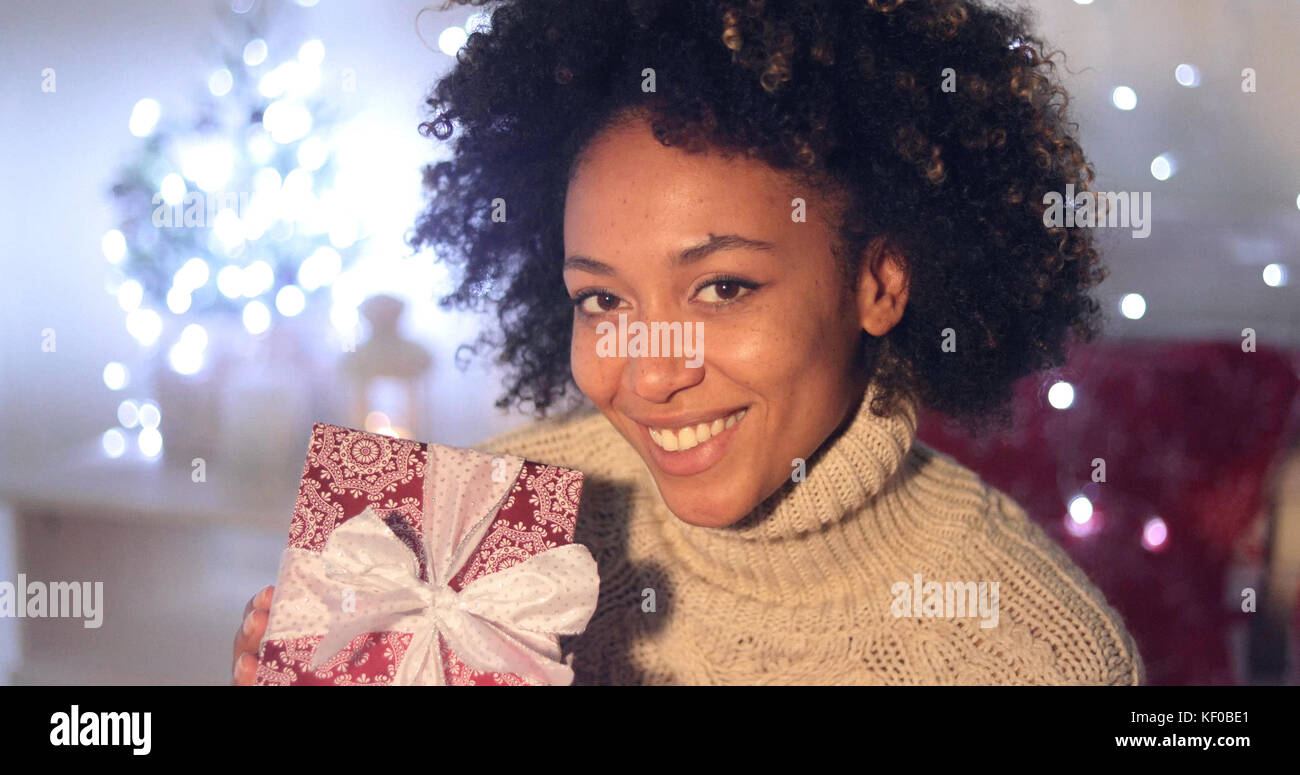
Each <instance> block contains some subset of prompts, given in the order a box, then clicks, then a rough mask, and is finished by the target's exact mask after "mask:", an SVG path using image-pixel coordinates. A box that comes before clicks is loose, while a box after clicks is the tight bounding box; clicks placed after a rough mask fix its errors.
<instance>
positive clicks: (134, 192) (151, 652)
mask: <svg viewBox="0 0 1300 775" xmlns="http://www.w3.org/2000/svg"><path fill="white" fill-rule="evenodd" d="M425 5H426V4H425V3H423V2H420V0H387V1H386V2H383V3H373V2H362V1H361V0H208V1H204V2H183V3H176V2H164V0H115V1H114V2H104V3H94V4H89V3H74V2H69V1H67V0H44V1H41V2H37V0H7V2H5V3H4V5H3V8H2V9H0V141H2V143H3V144H2V146H0V180H2V181H3V183H4V185H3V186H0V278H2V279H3V282H0V331H2V332H3V336H0V429H3V433H0V581H9V582H13V583H17V582H18V580H19V579H20V575H21V577H23V578H26V579H27V580H43V581H53V580H97V581H103V582H104V592H105V598H104V604H105V616H104V619H103V624H102V626H101V627H99V628H95V629H87V628H85V627H83V626H82V620H80V619H40V618H14V617H3V618H0V682H7V683H16V684H100V683H111V684H118V683H140V684H172V683H186V684H189V683H225V682H227V681H228V680H229V673H230V667H231V665H230V644H231V640H232V637H233V635H234V630H235V628H236V627H237V625H238V623H239V620H240V616H241V613H242V610H243V605H244V603H245V602H246V601H247V599H248V598H249V596H251V595H252V594H253V593H254V592H256V591H257V590H258V589H260V588H261V587H262V586H264V585H266V584H268V583H272V582H273V581H274V577H275V572H276V568H277V564H278V558H279V553H280V551H281V549H282V548H283V546H284V542H285V531H286V528H287V526H288V523H289V518H290V515H291V513H292V509H293V504H294V499H295V496H296V493H297V483H298V477H299V475H300V474H301V471H302V465H303V457H304V455H305V452H306V444H307V439H308V437H309V435H310V431H311V425H312V423H313V422H316V421H323V422H330V423H335V424H340V425H348V426H351V427H358V428H362V427H364V428H365V429H367V430H371V431H374V432H380V433H389V434H393V435H399V436H404V437H408V438H416V439H420V440H428V441H436V442H439V443H443V444H450V445H461V446H466V445H471V444H474V443H477V442H479V441H481V440H483V439H484V438H487V437H489V436H491V435H493V434H495V433H498V432H500V431H502V430H505V429H508V428H510V427H513V426H515V425H519V424H521V423H523V422H526V418H524V417H522V416H518V415H510V414H506V413H502V412H500V411H498V410H497V409H495V408H494V406H493V400H494V399H495V397H496V396H497V394H498V393H499V375H498V374H497V373H495V372H494V371H493V369H492V368H491V367H490V364H489V362H488V359H486V358H483V359H476V360H472V361H471V362H469V364H468V365H466V364H463V363H458V359H457V355H456V348H457V346H458V345H460V344H462V343H465V342H468V341H471V340H472V339H473V338H474V336H475V335H476V333H477V332H478V331H479V329H480V326H481V325H483V323H484V320H482V319H481V318H477V317H476V316H472V315H468V314H462V313H454V312H449V311H446V310H442V309H440V308H439V306H438V304H437V302H436V299H437V298H438V296H439V295H441V293H444V292H446V291H447V290H449V289H450V285H449V283H450V278H449V276H448V275H447V273H446V271H445V270H444V269H443V268H442V267H441V266H440V265H438V264H436V263H434V262H433V261H432V260H431V257H430V256H428V255H414V256H413V255H411V254H410V251H409V250H408V249H407V248H406V247H405V244H404V236H405V234H406V231H407V230H408V229H409V228H410V227H411V225H412V224H413V222H414V218H415V215H416V213H417V212H418V210H419V209H420V205H421V190H420V170H421V167H422V166H423V165H424V164H425V163H428V162H430V161H434V160H436V159H437V158H438V157H437V154H438V153H442V152H443V151H442V150H441V149H440V148H438V147H437V146H436V145H435V143H434V141H433V140H431V139H426V138H424V137H422V136H421V135H420V134H419V133H418V131H417V126H418V124H419V122H420V121H421V120H423V119H424V118H425V114H424V112H423V108H424V105H423V99H424V96H425V94H426V93H427V91H428V90H429V88H430V87H431V86H432V85H433V83H434V82H435V81H436V79H437V78H438V77H439V76H440V75H441V74H443V73H444V72H446V71H447V70H448V69H449V68H450V67H451V66H452V64H453V62H454V55H455V52H456V51H457V49H458V48H459V47H460V46H461V45H462V44H463V43H464V41H465V39H466V36H467V34H468V33H469V32H472V31H473V30H474V29H476V28H478V27H479V26H480V25H484V26H486V25H488V24H490V18H489V16H488V15H487V14H486V13H484V12H483V11H484V9H473V8H455V9H452V10H448V11H438V10H436V9H435V8H431V9H428V10H424V12H423V13H421V11H422V9H424V6H425ZM435 5H438V4H435ZM1029 5H1030V7H1032V8H1034V9H1035V10H1036V11H1037V14H1038V20H1039V23H1038V30H1039V32H1040V33H1041V35H1042V36H1044V37H1045V38H1046V39H1047V41H1048V42H1049V43H1050V44H1052V45H1053V46H1054V47H1056V48H1060V49H1062V50H1064V51H1065V52H1066V54H1067V56H1066V58H1065V59H1064V60H1062V61H1061V68H1062V69H1061V71H1060V72H1061V76H1062V78H1063V80H1064V82H1065V84H1066V86H1067V88H1068V89H1069V90H1070V93H1071V103H1070V104H1071V110H1072V113H1073V116H1074V118H1075V120H1076V121H1077V122H1078V123H1079V126H1080V133H1081V136H1082V140H1083V144H1084V148H1085V150H1086V151H1087V152H1088V154H1089V156H1090V158H1091V159H1092V161H1093V164H1094V166H1095V168H1096V170H1097V173H1098V177H1097V181H1096V185H1095V186H1094V188H1095V190H1099V191H1113V192H1134V194H1135V195H1137V194H1140V193H1141V192H1150V195H1151V208H1152V211H1151V220H1150V223H1149V224H1148V225H1149V235H1147V236H1145V237H1138V236H1137V235H1136V234H1134V231H1135V230H1136V228H1137V225H1136V224H1135V225H1134V229H1128V228H1107V229H1100V230H1099V232H1098V233H1099V235H1100V239H1101V244H1102V247H1103V249H1104V251H1105V260H1106V263H1107V264H1108V266H1109V267H1110V269H1111V275H1110V278H1109V279H1108V280H1107V281H1106V282H1105V283H1104V284H1103V285H1102V286H1101V289H1100V298H1101V300H1102V302H1103V304H1104V305H1105V309H1106V314H1107V316H1108V324H1107V333H1106V336H1105V338H1104V339H1103V340H1102V341H1099V342H1096V343H1094V344H1092V345H1089V346H1087V347H1079V348H1077V349H1076V350H1075V351H1074V353H1073V354H1072V356H1071V359H1070V361H1069V363H1067V364H1066V365H1065V366H1064V367H1062V368H1060V369H1057V370H1055V371H1053V372H1052V373H1049V374H1043V375H1039V376H1036V377H1034V378H1031V379H1026V380H1024V381H1022V383H1021V384H1020V385H1019V386H1018V392H1017V399H1016V412H1017V415H1016V416H1017V420H1016V423H1015V425H1014V426H1013V427H1012V428H1010V429H1008V430H1007V431H1005V432H1003V433H1000V434H998V435H997V436H995V437H986V438H980V439H976V438H972V437H970V436H968V435H965V434H963V433H960V432H958V431H956V430H954V429H952V428H951V427H949V426H948V425H947V424H946V423H945V421H944V418H942V417H937V416H926V417H925V418H924V419H923V423H922V427H921V438H922V439H923V440H925V441H927V442H928V443H930V444H932V445H933V446H936V447H937V448H939V449H941V450H942V451H944V452H946V453H948V454H951V455H953V456H954V457H957V458H958V459H959V460H961V461H962V462H963V463H965V464H967V465H969V466H971V467H972V468H974V469H975V470H976V471H977V472H979V473H980V474H981V475H982V476H983V477H984V478H985V479H986V480H987V481H988V482H989V483H990V484H992V485H994V486H996V487H999V488H1001V489H1003V490H1005V491H1007V492H1008V493H1009V494H1010V495H1011V496H1012V497H1013V498H1014V499H1015V500H1016V501H1018V502H1019V503H1020V504H1021V505H1023V506H1024V507H1025V508H1026V509H1027V510H1028V511H1029V512H1030V514H1031V515H1032V516H1033V517H1034V519H1035V520H1036V521H1038V522H1039V523H1040V524H1041V525H1042V526H1043V527H1044V529H1046V530H1047V531H1048V532H1049V533H1050V534H1051V535H1052V536H1053V537H1054V538H1055V539H1056V540H1057V541H1058V542H1060V543H1061V544H1062V545H1063V546H1064V547H1065V548H1066V550H1067V551H1068V552H1069V553H1070V554H1071V555H1072V556H1073V557H1074V558H1075V560H1076V561H1077V562H1079V564H1080V565H1081V566H1082V567H1083V568H1084V569H1085V570H1086V571H1087V572H1088V574H1089V576H1090V577H1091V578H1092V579H1093V580H1094V581H1095V582H1096V583H1097V584H1098V586H1100V587H1101V588H1102V590H1103V591H1104V592H1105V593H1106V595H1107V597H1108V599H1110V601H1111V602H1112V603H1113V604H1114V605H1115V607H1116V608H1117V609H1119V611H1120V613H1121V614H1122V615H1123V616H1124V618H1125V620H1126V622H1127V623H1128V625H1129V628H1130V630H1131V631H1132V632H1133V634H1134V636H1135V638H1137V641H1138V646H1139V649H1140V650H1141V652H1142V654H1143V657H1144V659H1145V661H1146V663H1147V669H1148V678H1149V681H1150V682H1151V683H1159V684H1244V683H1265V684H1278V683H1289V684H1294V683H1300V646H1298V645H1297V644H1298V642H1300V639H1297V636H1296V633H1297V622H1298V621H1300V601H1298V600H1297V590H1298V589H1300V442H1298V438H1300V437H1298V434H1297V429H1298V427H1300V413H1298V410H1297V405H1298V402H1297V375H1298V374H1300V293H1297V288H1296V283H1297V282H1300V277H1296V278H1294V280H1293V279H1292V278H1290V277H1289V275H1290V274H1291V273H1293V272H1295V271H1296V270H1297V268H1298V267H1300V133H1297V132H1296V131H1295V117H1296V116H1298V115H1300V50H1297V48H1296V46H1295V32H1296V30H1298V29H1300V3H1297V2H1294V0H1267V1H1265V0H1260V1H1259V2H1253V3H1249V4H1244V3H1237V2H1230V0H1194V1H1192V0H1145V1H1144V2H1141V3H1129V2H1118V0H1094V1H1093V2H1078V1H1077V0H1039V1H1038V2H1034V3H1031V4H1029ZM488 10H490V7H489V9H488ZM1099 461H1100V465H1099Z"/></svg>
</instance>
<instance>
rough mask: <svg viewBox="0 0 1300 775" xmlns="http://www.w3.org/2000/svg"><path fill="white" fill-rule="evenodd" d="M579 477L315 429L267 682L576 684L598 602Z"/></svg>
mask: <svg viewBox="0 0 1300 775" xmlns="http://www.w3.org/2000/svg"><path fill="white" fill-rule="evenodd" d="M581 494H582V474H581V473H580V472H578V471H574V470H570V469H567V468H561V467H557V466H550V465H542V464H538V463H534V462H530V461H526V460H523V459H522V458H518V457H512V456H508V455H488V454H484V453H481V452H478V451H475V450H469V449H457V448H453V447H447V446H443V445H440V444H425V443H420V442H415V441H409V440H406V439H398V438H393V437H390V436H383V435H379V434H374V433H368V432H365V431H360V430H356V429H353V428H346V427H341V426H337V425H328V424H325V423H316V424H315V426H313V429H312V436H311V441H310V442H309V444H308V447H307V462H306V464H305V466H304V467H303V474H302V481H301V483H300V485H299V489H298V500H297V503H296V504H295V506H294V512H293V520H292V522H291V524H290V528H289V542H288V546H287V547H286V548H285V550H284V553H283V555H282V556H281V560H280V569H279V573H278V575H277V581H276V589H275V596H274V599H273V600H272V602H271V610H270V618H269V620H268V621H267V628H266V634H265V635H264V636H263V638H262V642H261V644H260V646H259V648H258V666H257V675H256V679H255V683H257V684H259V685H281V686H290V685H329V686H338V685H369V686H375V685H447V684H456V685H567V684H569V683H571V682H572V680H573V672H572V670H571V668H570V667H569V665H567V664H565V663H564V662H563V661H562V660H561V654H560V648H559V636H560V635H576V634H579V633H581V632H582V631H583V629H584V628H585V627H586V626H587V621H588V620H589V619H590V618H591V615H592V613H593V612H594V611H595V607H596V597H597V592H598V586H599V579H598V576H597V574H596V564H595V561H594V560H593V559H592V557H591V554H590V552H588V551H587V549H586V547H584V546H582V545H580V544H575V543H573V537H574V527H575V524H576V520H577V516H578V502H579V498H580V497H581Z"/></svg>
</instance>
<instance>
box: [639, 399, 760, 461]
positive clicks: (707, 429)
mask: <svg viewBox="0 0 1300 775" xmlns="http://www.w3.org/2000/svg"><path fill="white" fill-rule="evenodd" d="M746 411H748V410H746V409H741V410H740V411H739V412H735V413H733V414H730V415H727V416H726V417H725V418H724V417H719V418H718V419H716V420H714V421H713V422H711V423H705V422H702V423H699V424H698V425H693V426H688V427H686V428H679V429H677V430H672V429H670V428H651V429H650V439H651V440H652V441H654V443H655V444H658V445H659V446H660V447H662V448H664V449H666V450H668V451H669V452H677V451H679V450H687V449H690V448H692V447H695V446H698V445H700V444H703V443H704V442H706V441H708V440H709V439H711V438H713V437H714V436H717V435H718V434H720V433H722V432H723V431H724V430H726V429H727V428H730V427H731V426H733V425H735V424H736V423H738V422H740V421H741V420H742V419H744V417H745V412H746Z"/></svg>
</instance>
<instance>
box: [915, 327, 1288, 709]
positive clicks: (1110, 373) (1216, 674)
mask: <svg viewBox="0 0 1300 775" xmlns="http://www.w3.org/2000/svg"><path fill="white" fill-rule="evenodd" d="M1297 365H1300V353H1293V352H1289V351H1279V350H1271V349H1267V348H1260V349H1259V350H1258V351H1256V352H1243V351H1242V349H1241V346H1240V345H1238V344H1236V343H1232V342H1226V343H1218V342H1215V343H1203V342H1195V343H1158V342H1116V341H1110V342H1106V343H1104V344H1093V345H1087V346H1083V345H1081V346H1077V347H1075V348H1074V350H1073V351H1072V352H1071V355H1070V358H1069V361H1068V362H1067V364H1066V365H1065V366H1064V367H1062V368H1060V369H1056V370H1054V371H1052V372H1050V373H1048V374H1044V375H1038V376H1036V377H1031V378H1027V379H1024V380H1021V382H1019V383H1018V384H1017V385H1016V391H1015V403H1014V406H1015V410H1016V421H1015V424H1014V425H1013V426H1012V427H1011V428H1010V429H1008V430H1007V431H1005V432H1002V433H1000V434H997V435H996V436H991V437H986V438H983V439H975V438H972V437H970V436H969V435H967V434H966V433H964V432H962V431H960V430H959V429H957V428H955V427H953V426H951V425H950V424H948V423H947V422H946V420H945V418H943V417H942V416H940V415H937V414H934V413H925V414H923V416H922V418H921V424H920V428H919V431H918V437H919V438H920V439H921V440H922V441H924V442H925V443H927V444H930V445H931V446H933V447H935V448H936V449H938V450H940V451H942V452H945V453H947V454H949V455H951V456H952V457H954V458H956V459H957V460H959V461H960V462H961V463H963V464H964V465H966V466H968V467H970V468H971V469H973V470H974V471H976V472H977V473H978V474H979V475H980V476H981V477H983V478H984V480H985V481H986V482H988V483H989V484H990V485H992V486H994V487H997V488H998V489H1001V490H1003V491H1005V492H1006V493H1007V494H1008V495H1010V496H1011V497H1012V498H1013V499H1015V500H1016V501H1017V502H1018V503H1020V505H1022V506H1023V507H1024V508H1025V510H1026V511H1027V512H1029V514H1030V515H1032V517H1033V518H1034V519H1035V520H1036V521H1037V522H1038V523H1039V524H1040V525H1041V526H1042V527H1043V528H1044V529H1045V530H1046V531H1047V533H1048V534H1049V535H1050V536H1052V538H1053V539H1055V540H1056V541H1057V542H1058V543H1060V544H1061V545H1062V546H1063V547H1064V548H1065V549H1066V551H1067V552H1068V553H1069V554H1070V556H1071V557H1073V558H1074V560H1075V562H1077V563H1078V564H1079V566H1080V567H1082V568H1083V569H1084V571H1085V572H1087V574H1088V576H1089V577H1090V578H1091V579H1092V580H1093V581H1094V582H1095V583H1096V584H1097V586H1098V587H1099V588H1100V589H1101V590H1102V591H1103V592H1104V593H1105V594H1106V597H1107V599H1108V600H1109V601H1110V602H1111V603H1112V604H1113V605H1114V606H1115V608H1116V609H1117V610H1118V611H1119V612H1120V613H1121V615H1123V617H1124V620H1125V622H1126V624H1127V625H1128V628H1129V631H1130V632H1131V633H1132V634H1133V637H1134V639H1135V640H1136V641H1137V645H1138V648H1139V650H1140V652H1141V654H1142V657H1143V661H1144V662H1145V664H1146V668H1147V682H1148V683H1149V684H1180V685H1181V684H1198V685H1205V684H1232V683H1237V682H1239V681H1241V680H1244V678H1245V677H1244V676H1238V675H1236V674H1235V671H1234V669H1233V667H1232V660H1231V659H1230V652H1229V631H1230V629H1232V628H1233V626H1234V625H1237V624H1241V623H1243V622H1244V619H1245V617H1247V616H1249V614H1245V613H1242V612H1241V610H1240V608H1241V607H1240V604H1239V602H1237V601H1238V600H1239V594H1240V590H1228V589H1226V585H1227V584H1228V583H1230V582H1229V578H1228V576H1229V574H1228V571H1229V569H1230V564H1231V561H1232V559H1233V552H1234V547H1240V546H1241V545H1243V544H1244V543H1248V542H1249V539H1250V536H1251V534H1252V531H1251V528H1252V524H1253V523H1255V522H1256V521H1257V520H1259V519H1262V518H1263V514H1264V511H1265V509H1264V507H1265V505H1266V498H1267V497H1268V493H1267V492H1266V487H1265V485H1266V482H1267V481H1268V476H1269V474H1270V470H1271V469H1272V468H1273V466H1274V465H1275V464H1276V463H1277V461H1278V458H1279V452H1280V451H1281V450H1284V449H1286V448H1287V440H1288V439H1289V438H1291V434H1293V433H1295V432H1296V429H1297V428H1300V411H1297V402H1296V395H1297V390H1298V386H1297V379H1296V376H1297V369H1296V366H1297ZM1058 380H1064V381H1066V382H1069V383H1070V384H1071V385H1072V386H1073V388H1074V399H1073V403H1072V404H1071V405H1070V407H1069V408H1067V409H1056V408H1054V407H1053V406H1052V405H1051V404H1050V403H1049V402H1048V398H1047V393H1048V388H1049V387H1050V386H1051V385H1052V384H1053V383H1055V382H1056V381H1058ZM1058 390H1059V389H1058ZM1098 459H1100V460H1103V461H1104V467H1105V468H1104V473H1105V481H1104V482H1094V481H1093V475H1094V471H1095V470H1099V469H1100V465H1099V464H1098V463H1096V462H1094V461H1097V460H1098ZM1080 495H1082V496H1083V497H1085V498H1087V499H1088V503H1090V504H1091V508H1092V512H1091V516H1090V517H1089V516H1088V515H1087V508H1086V507H1084V506H1085V504H1084V503H1083V502H1080V503H1078V504H1076V509H1075V516H1071V510H1070V503H1071V501H1072V500H1073V499H1074V498H1076V497H1078V496H1080ZM1084 517H1087V518H1084ZM1259 532H1260V531H1258V530H1256V531H1255V533H1259ZM1257 553H1258V554H1259V555H1260V557H1259V558H1258V559H1259V561H1260V562H1261V563H1262V562H1263V556H1264V552H1262V551H1258V552H1257ZM1239 556H1240V555H1239ZM1257 592H1260V590H1257ZM1261 600H1262V597H1261Z"/></svg>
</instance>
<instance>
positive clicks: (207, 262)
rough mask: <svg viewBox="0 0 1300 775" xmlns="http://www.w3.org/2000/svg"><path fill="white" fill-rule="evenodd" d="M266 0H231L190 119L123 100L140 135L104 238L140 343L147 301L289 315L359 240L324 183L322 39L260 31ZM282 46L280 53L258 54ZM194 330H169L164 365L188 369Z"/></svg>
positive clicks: (185, 312) (250, 323) (153, 316)
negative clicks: (113, 222)
mask: <svg viewBox="0 0 1300 775" xmlns="http://www.w3.org/2000/svg"><path fill="white" fill-rule="evenodd" d="M275 5H282V3H274V4H272V5H271V6H270V7H268V5H267V3H265V2H263V3H254V2H250V1H249V0H235V2H234V3H232V10H231V12H230V13H228V14H227V16H228V17H229V18H228V25H227V26H228V32H229V35H228V40H227V41H226V42H225V44H224V47H225V51H224V53H223V55H222V59H223V64H224V67H222V68H220V69H217V70H216V71H215V72H213V73H212V74H211V76H210V77H209V78H208V79H207V84H206V86H207V88H206V89H205V90H204V91H203V93H202V95H201V96H200V97H199V98H198V99H197V100H196V104H195V107H194V110H193V117H192V118H189V119H179V118H178V119H166V118H162V117H161V114H162V110H161V106H160V105H159V103H158V102H157V101H155V100H153V99H142V100H140V101H139V102H138V103H136V105H135V108H134V110H132V113H131V118H130V121H129V128H130V130H131V132H132V134H134V135H136V136H138V137H142V138H145V140H144V142H143V143H142V147H141V149H140V151H139V154H138V155H137V156H136V157H135V158H134V159H133V160H131V161H130V162H129V163H128V164H127V165H126V167H125V169H124V170H123V171H122V173H121V177H120V178H119V179H118V180H117V181H116V182H115V183H114V184H113V186H112V193H113V197H114V199H115V201H116V204H117V208H118V213H119V218H120V224H119V227H118V229H117V230H116V231H113V232H109V234H108V235H107V236H106V237H105V239H104V249H105V253H106V255H107V256H108V258H109V260H110V261H111V262H113V263H114V265H115V267H116V269H117V270H118V272H120V275H119V277H120V283H118V284H117V291H116V292H117V296H118V299H119V301H120V302H121V305H122V307H123V309H124V310H125V311H126V312H127V328H128V330H129V331H130V332H131V334H132V335H133V336H134V337H135V338H136V339H137V340H139V341H140V342H141V343H142V344H146V345H147V344H152V343H153V341H154V340H156V339H157V338H158V335H159V334H160V333H161V329H162V325H161V317H160V315H159V313H158V312H156V311H154V310H153V309H152V307H159V308H161V307H165V308H166V309H167V310H168V311H169V312H171V313H172V314H173V315H175V316H178V317H183V316H201V315H223V314H224V315H232V314H237V315H239V316H241V317H242V320H243V324H244V327H245V328H246V329H247V330H248V332H250V333H252V334H260V333H261V332H263V331H265V330H266V329H267V328H268V327H269V326H271V325H272V323H273V319H274V315H273V314H272V309H274V310H275V311H278V312H279V313H280V314H281V315H283V316H285V317H293V316H295V315H297V314H299V313H300V312H301V311H302V310H303V309H304V307H305V305H306V304H307V302H308V296H309V295H310V294H312V292H313V291H316V290H318V289H320V288H322V287H325V286H328V285H329V283H330V282H331V280H333V278H334V277H336V276H337V275H338V274H339V272H340V271H342V270H343V269H344V268H345V267H347V266H348V265H349V264H350V263H351V262H352V260H353V259H354V257H355V256H356V255H357V251H358V249H359V247H360V245H361V243H362V240H361V239H360V224H359V223H358V220H357V218H356V217H355V216H350V214H349V212H348V208H346V207H344V206H342V204H341V202H340V201H339V198H338V197H337V196H336V194H335V192H334V190H333V188H332V185H333V182H334V165H333V163H332V160H331V153H330V151H331V147H330V134H331V130H332V129H333V128H334V127H336V126H337V125H338V123H339V120H338V119H339V117H338V116H337V115H335V114H336V113H337V111H336V110H335V109H332V108H331V105H330V103H329V102H327V101H326V100H325V99H323V98H321V97H320V96H319V95H318V94H317V92H318V87H320V85H321V68H320V66H321V62H322V61H323V59H324V57H325V47H324V45H323V44H322V43H321V42H320V41H319V40H307V41H305V42H302V43H301V44H300V45H298V46H291V44H287V43H286V42H283V41H281V42H280V44H279V45H273V44H272V43H268V39H269V37H270V36H269V30H270V28H271V27H272V26H273V25H272V24H271V23H270V22H271V20H272V17H273V16H274V15H275V14H274V11H275V10H276V9H275V8H274V6H275ZM285 5H287V3H286V4H285ZM286 49H287V50H292V51H294V56H292V57H278V58H277V57H275V56H273V54H272V52H273V51H275V50H286ZM344 86H346V85H345V84H344ZM115 259H116V260H115ZM177 328H179V327H177ZM189 330H190V331H191V332H193V331H194V329H189ZM198 341H199V338H198V337H197V336H196V335H194V334H193V333H192V334H191V336H190V337H188V338H186V337H184V336H182V335H178V336H177V338H176V341H175V342H174V343H173V344H172V348H173V349H172V350H171V356H170V360H171V363H172V366H173V368H175V369H176V370H177V371H179V372H181V373H192V372H193V371H195V370H197V368H198V367H199V365H200V364H201V357H200V356H201V353H200V352H199V351H200V350H201V348H196V347H193V346H188V345H190V344H191V342H194V343H197V342H198ZM176 348H179V349H176Z"/></svg>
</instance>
